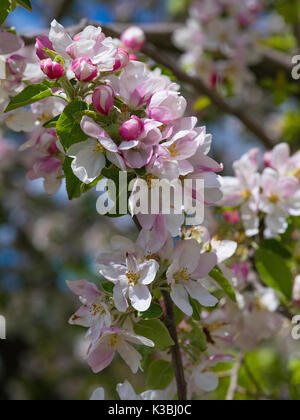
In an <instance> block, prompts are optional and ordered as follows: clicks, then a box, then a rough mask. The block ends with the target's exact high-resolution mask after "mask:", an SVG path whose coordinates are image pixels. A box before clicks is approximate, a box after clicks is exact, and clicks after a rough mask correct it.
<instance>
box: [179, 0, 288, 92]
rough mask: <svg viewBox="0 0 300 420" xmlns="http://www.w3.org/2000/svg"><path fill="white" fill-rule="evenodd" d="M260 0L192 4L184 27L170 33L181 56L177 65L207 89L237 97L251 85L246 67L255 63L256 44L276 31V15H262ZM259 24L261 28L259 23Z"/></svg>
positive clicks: (278, 25)
mask: <svg viewBox="0 0 300 420" xmlns="http://www.w3.org/2000/svg"><path fill="white" fill-rule="evenodd" d="M265 3H266V2H265V1H264V0H246V1H239V0H228V1H227V0H226V1H223V0H204V1H199V0H195V1H193V2H192V5H191V8H190V17H189V19H188V21H187V23H186V27H184V28H180V29H178V30H177V31H176V32H175V33H174V43H175V45H176V46H177V47H178V48H180V49H181V50H183V51H185V53H184V54H183V55H182V57H181V64H182V66H183V68H184V69H186V71H188V72H189V73H191V74H193V75H198V76H199V77H201V78H202V79H203V80H204V81H205V82H206V83H207V85H209V86H210V87H211V88H215V87H216V86H219V87H222V88H223V89H224V93H225V94H228V95H232V94H241V93H242V91H243V90H245V88H247V86H249V85H251V84H253V81H254V75H253V73H252V72H251V71H250V70H249V65H252V64H255V63H256V62H257V61H258V60H259V59H260V57H259V53H258V49H257V48H256V47H257V45H258V41H259V40H261V39H264V38H266V37H267V36H270V35H271V34H274V33H276V32H279V31H280V28H282V26H283V22H282V21H281V20H280V18H279V16H278V15H276V14H275V15H272V14H271V15H268V16H267V17H266V15H265V14H264V11H265V10H264V9H265V5H266V4H265ZM262 20H263V24H262V22H261V21H262Z"/></svg>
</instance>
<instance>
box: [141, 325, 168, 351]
mask: <svg viewBox="0 0 300 420" xmlns="http://www.w3.org/2000/svg"><path fill="white" fill-rule="evenodd" d="M134 331H135V333H136V334H138V335H141V336H142V337H146V338H148V339H149V340H152V341H153V342H154V344H155V347H156V348H158V349H166V348H167V347H171V346H174V341H173V340H172V338H171V336H170V334H169V331H168V330H167V328H166V327H165V325H164V324H163V323H162V322H161V321H159V320H158V319H152V320H148V321H144V320H143V321H140V322H138V323H137V324H135V326H134Z"/></svg>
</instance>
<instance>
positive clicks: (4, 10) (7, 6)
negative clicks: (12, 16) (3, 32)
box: [0, 0, 11, 25]
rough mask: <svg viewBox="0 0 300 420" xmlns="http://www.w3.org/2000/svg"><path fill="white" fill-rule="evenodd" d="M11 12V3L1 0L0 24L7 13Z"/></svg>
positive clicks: (4, 19)
mask: <svg viewBox="0 0 300 420" xmlns="http://www.w3.org/2000/svg"><path fill="white" fill-rule="evenodd" d="M10 12H11V4H10V1H9V0H1V6H0V25H2V24H3V23H4V22H5V21H6V18H7V16H8V15H9V13H10Z"/></svg>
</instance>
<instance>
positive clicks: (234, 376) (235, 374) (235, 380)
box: [226, 354, 244, 401]
mask: <svg viewBox="0 0 300 420" xmlns="http://www.w3.org/2000/svg"><path fill="white" fill-rule="evenodd" d="M243 361H244V355H243V354H241V355H240V357H239V358H238V360H237V362H236V365H235V366H234V368H233V370H232V373H231V381H230V386H229V389H228V392H227V396H226V401H233V400H234V396H235V393H236V392H237V389H238V385H239V373H240V369H241V367H242V364H243Z"/></svg>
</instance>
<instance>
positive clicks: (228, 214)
mask: <svg viewBox="0 0 300 420" xmlns="http://www.w3.org/2000/svg"><path fill="white" fill-rule="evenodd" d="M224 217H225V219H226V220H227V221H228V222H229V223H231V224H233V225H234V224H236V223H239V222H240V220H241V217H240V213H239V212H238V211H237V210H235V211H225V213H224Z"/></svg>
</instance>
